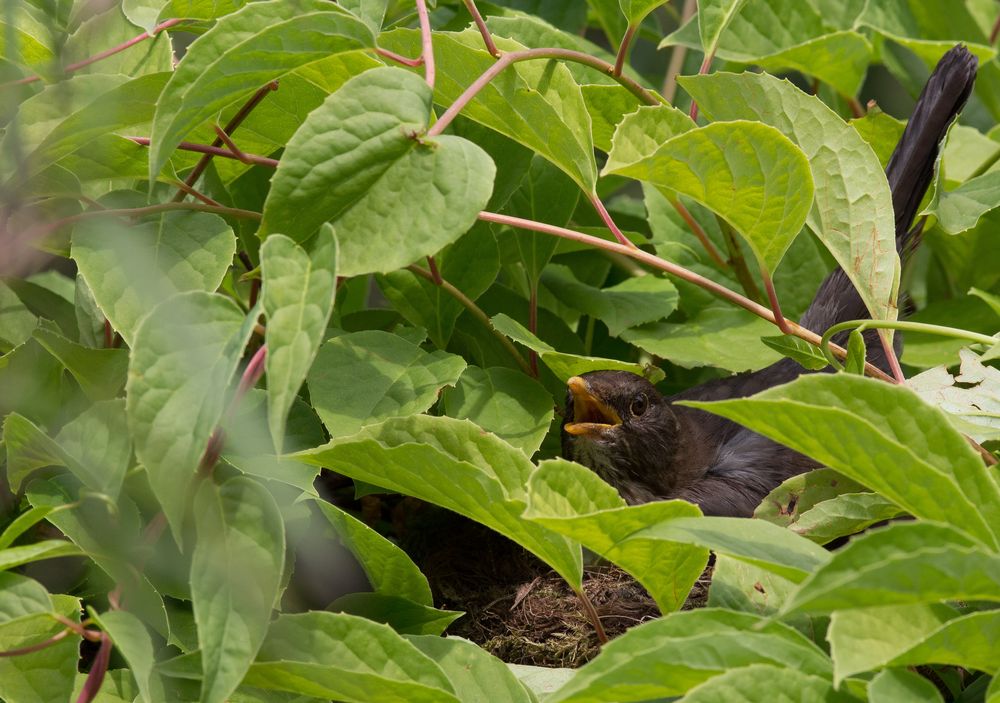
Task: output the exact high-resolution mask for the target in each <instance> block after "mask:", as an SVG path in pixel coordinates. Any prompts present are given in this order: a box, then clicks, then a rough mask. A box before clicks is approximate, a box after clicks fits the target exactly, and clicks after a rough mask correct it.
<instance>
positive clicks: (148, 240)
mask: <svg viewBox="0 0 1000 703" xmlns="http://www.w3.org/2000/svg"><path fill="white" fill-rule="evenodd" d="M235 251H236V238H235V237H234V236H233V230H232V228H230V226H229V225H228V224H226V221H225V220H223V219H222V218H221V217H219V216H218V215H213V214H210V213H204V212H183V211H175V212H165V213H161V214H159V215H156V216H153V217H149V218H145V219H144V220H142V221H141V222H140V223H138V224H135V225H131V226H125V225H123V224H121V223H120V222H118V221H116V220H100V219H90V220H84V221H82V222H79V223H78V224H77V225H76V230H75V231H74V233H73V249H72V254H73V260H74V261H75V262H76V263H77V265H78V266H79V267H80V273H81V274H82V275H83V278H84V280H85V281H86V282H87V285H88V286H89V287H90V290H91V291H93V293H94V299H95V300H96V301H97V304H98V306H100V308H101V311H102V312H103V313H104V315H105V316H106V317H107V318H108V320H109V321H110V322H111V324H112V325H113V326H114V328H115V329H116V330H117V331H118V333H119V334H121V336H122V338H124V339H125V341H126V342H128V344H129V346H133V345H134V342H135V333H136V328H137V327H138V325H139V321H140V320H141V319H142V317H143V316H144V315H146V313H148V312H149V311H150V310H151V309H152V308H153V307H154V306H156V305H157V304H158V303H159V302H161V301H163V300H166V299H167V298H169V297H170V296H171V295H172V294H174V293H178V292H182V291H193V290H204V291H214V290H215V289H217V288H218V287H219V284H220V283H221V282H222V278H223V276H224V275H225V274H226V271H227V270H228V269H229V266H230V264H231V263H232V260H233V254H234V252H235Z"/></svg>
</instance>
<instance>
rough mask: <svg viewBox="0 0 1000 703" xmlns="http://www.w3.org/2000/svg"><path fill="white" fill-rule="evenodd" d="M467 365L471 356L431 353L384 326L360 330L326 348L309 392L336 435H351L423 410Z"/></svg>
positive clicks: (315, 365)
mask: <svg viewBox="0 0 1000 703" xmlns="http://www.w3.org/2000/svg"><path fill="white" fill-rule="evenodd" d="M464 370H465V361H464V360H463V359H462V358H461V357H459V356H455V355H454V354H448V353H446V352H443V351H433V352H425V351H424V350H423V349H421V348H420V347H418V346H417V345H416V344H413V343H411V342H408V341H406V340H405V339H403V338H402V337H399V336H397V335H394V334H390V333H388V332H381V331H379V330H369V331H367V332H354V333H351V334H344V335H341V336H339V337H334V338H333V339H331V340H330V341H328V342H327V343H326V344H324V345H323V346H322V347H320V350H319V354H318V355H317V357H316V361H315V362H314V363H313V366H312V368H311V369H310V371H309V380H308V383H309V397H310V399H311V400H312V404H313V408H314V409H315V410H316V413H317V414H318V415H319V416H320V419H321V420H323V424H324V425H326V429H327V431H328V432H329V433H330V436H331V437H346V436H347V435H352V434H354V433H355V432H357V431H358V430H360V429H361V428H362V427H365V426H366V425H374V424H375V423H378V422H381V421H382V420H385V419H387V418H390V417H399V416H404V415H412V414H415V413H422V412H423V411H425V410H427V409H428V408H429V407H430V406H431V405H433V404H434V402H435V401H436V400H437V397H438V392H439V391H440V390H441V389H442V388H443V387H444V386H452V385H454V384H455V383H456V382H457V381H458V378H459V376H461V375H462V372H463V371H464Z"/></svg>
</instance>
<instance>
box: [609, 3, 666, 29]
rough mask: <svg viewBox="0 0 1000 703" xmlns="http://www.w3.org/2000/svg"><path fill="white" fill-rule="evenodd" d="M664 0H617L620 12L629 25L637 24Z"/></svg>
mask: <svg viewBox="0 0 1000 703" xmlns="http://www.w3.org/2000/svg"><path fill="white" fill-rule="evenodd" d="M664 2H666V0H618V4H619V5H620V6H621V8H622V13H623V14H624V15H625V18H626V19H627V20H628V23H629V25H630V26H638V25H639V24H640V23H641V22H642V20H643V18H645V17H646V15H648V14H649V13H650V12H652V11H653V10H655V9H656V8H658V7H659V6H660V5H662V4H663V3H664Z"/></svg>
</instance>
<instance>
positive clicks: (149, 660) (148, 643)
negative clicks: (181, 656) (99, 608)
mask: <svg viewBox="0 0 1000 703" xmlns="http://www.w3.org/2000/svg"><path fill="white" fill-rule="evenodd" d="M95 620H97V624H98V625H99V626H100V627H101V629H102V630H104V631H105V632H107V633H108V635H109V636H110V637H111V640H112V641H113V642H114V643H115V647H117V648H118V652H119V653H120V654H121V655H122V657H123V658H124V659H125V661H126V662H127V663H128V665H129V671H130V672H131V673H132V676H133V677H135V682H136V685H137V686H138V687H139V692H140V696H141V697H142V700H143V701H144V703H156V701H160V700H164V698H165V695H166V694H165V692H164V690H163V684H162V682H161V681H160V677H159V675H158V674H157V673H156V672H155V671H154V666H155V665H156V659H155V656H154V652H153V640H152V638H151V637H150V636H149V632H148V631H147V630H146V627H145V626H144V625H143V624H142V622H141V621H140V620H139V618H137V617H136V616H135V615H133V614H132V613H130V612H128V611H127V610H111V611H108V612H107V613H103V614H102V615H100V616H97V617H95Z"/></svg>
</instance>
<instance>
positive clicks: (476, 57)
mask: <svg viewBox="0 0 1000 703" xmlns="http://www.w3.org/2000/svg"><path fill="white" fill-rule="evenodd" d="M495 41H496V45H497V48H499V49H500V50H501V51H504V52H511V51H520V50H523V49H524V48H525V47H524V46H522V45H521V44H519V43H517V42H515V41H512V40H510V39H503V38H502V37H497V38H495ZM433 42H434V60H435V62H436V66H437V81H436V83H435V85H434V102H436V103H439V104H441V105H450V104H451V103H453V102H454V101H455V100H456V99H457V98H458V96H459V95H461V94H462V92H464V91H465V89H466V88H468V87H469V85H471V84H472V83H473V82H474V81H475V80H476V78H478V77H479V76H480V75H481V74H482V73H483V72H485V71H486V70H488V69H489V68H490V66H492V65H493V63H494V62H495V61H496V59H494V58H493V57H492V56H490V54H489V53H487V52H486V50H485V49H484V48H483V39H482V37H481V36H480V35H479V32H477V31H465V32H461V33H457V34H455V33H450V32H435V33H434V36H433ZM379 45H380V46H382V47H385V48H387V49H391V50H393V51H396V52H398V53H402V54H404V55H407V56H415V55H417V54H418V53H419V52H420V33H419V32H418V31H416V30H396V31H393V32H388V33H386V34H383V35H382V36H380V37H379ZM462 114H463V115H465V116H466V117H468V118H469V119H472V120H475V121H476V122H479V123H481V124H484V125H486V126H487V127H490V128H491V129H495V130H496V131H498V132H500V133H501V134H504V135H506V136H508V137H510V138H511V139H513V140H514V141H516V142H519V143H521V144H524V145H525V146H526V147H528V148H529V149H532V150H533V151H535V152H536V153H538V154H541V155H542V156H544V157H545V158H546V159H548V160H549V161H551V162H552V163H554V164H556V165H557V166H559V168H561V169H562V170H563V171H565V172H566V173H567V174H568V175H569V176H570V178H572V179H573V180H574V181H576V183H577V184H578V185H579V186H580V187H581V188H582V189H583V190H584V192H587V193H591V192H593V191H594V188H595V184H596V181H597V167H596V163H595V161H594V145H593V143H592V141H591V132H590V116H589V115H588V114H587V107H586V105H585V104H584V102H583V96H582V95H581V93H580V86H579V85H577V83H576V82H575V81H574V80H573V77H572V75H571V74H570V72H569V69H567V68H566V67H565V66H563V65H562V64H561V63H560V62H557V61H551V60H547V61H546V60H536V61H523V62H518V63H516V64H514V65H513V66H511V67H510V68H508V69H506V70H505V71H504V72H503V73H502V74H501V75H499V76H498V77H497V78H495V79H494V80H492V81H490V82H489V84H488V85H487V86H486V87H485V88H484V89H483V90H482V91H480V92H479V93H478V94H477V95H476V97H475V98H474V99H473V100H472V101H471V102H470V103H469V104H468V105H467V106H466V107H465V108H464V109H463V110H462Z"/></svg>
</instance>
